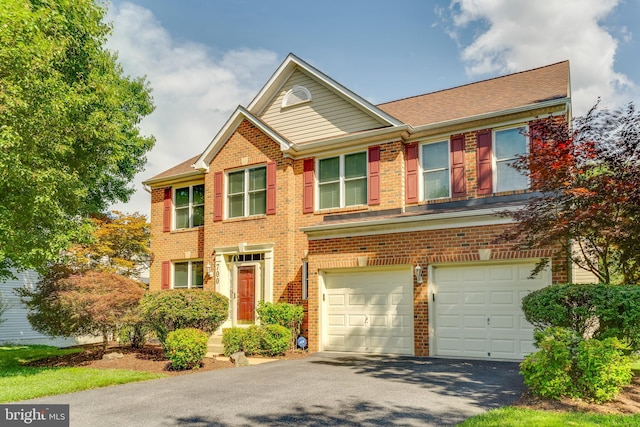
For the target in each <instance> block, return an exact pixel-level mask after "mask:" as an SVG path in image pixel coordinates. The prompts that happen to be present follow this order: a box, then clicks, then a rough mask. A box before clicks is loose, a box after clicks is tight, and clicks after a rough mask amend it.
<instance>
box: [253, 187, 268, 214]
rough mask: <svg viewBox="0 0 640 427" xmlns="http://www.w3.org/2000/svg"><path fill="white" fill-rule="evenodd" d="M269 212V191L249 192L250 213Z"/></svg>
mask: <svg viewBox="0 0 640 427" xmlns="http://www.w3.org/2000/svg"><path fill="white" fill-rule="evenodd" d="M266 212H267V192H266V191H257V192H255V193H250V194H249V215H262V214H265V213H266Z"/></svg>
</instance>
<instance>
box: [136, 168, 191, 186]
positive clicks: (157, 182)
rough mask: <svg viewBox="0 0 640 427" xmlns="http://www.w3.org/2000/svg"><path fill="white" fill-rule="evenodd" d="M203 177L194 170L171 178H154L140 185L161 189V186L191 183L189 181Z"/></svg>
mask: <svg viewBox="0 0 640 427" xmlns="http://www.w3.org/2000/svg"><path fill="white" fill-rule="evenodd" d="M203 177H204V175H203V173H202V171H200V170H194V171H191V172H185V173H181V174H179V175H172V176H168V177H162V178H156V179H149V180H146V181H142V185H145V186H149V187H156V188H157V187H161V186H162V184H175V183H178V182H184V181H191V180H195V179H198V178H201V179H202V178H203Z"/></svg>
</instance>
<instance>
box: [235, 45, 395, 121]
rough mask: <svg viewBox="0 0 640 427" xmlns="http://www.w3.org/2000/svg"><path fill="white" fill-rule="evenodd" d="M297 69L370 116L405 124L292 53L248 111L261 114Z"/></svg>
mask: <svg viewBox="0 0 640 427" xmlns="http://www.w3.org/2000/svg"><path fill="white" fill-rule="evenodd" d="M296 67H299V68H301V69H302V70H304V71H305V72H306V73H308V74H310V75H311V76H313V77H314V78H316V79H318V80H319V81H321V82H322V83H323V84H325V85H326V86H328V87H330V88H331V89H332V90H333V91H335V92H336V93H338V94H339V95H340V96H342V97H344V98H345V99H347V100H350V101H351V102H353V103H355V104H357V105H358V106H360V107H361V108H363V109H364V110H366V111H367V112H368V113H369V114H371V115H373V116H374V117H376V118H378V119H379V120H382V121H383V122H385V123H387V124H389V125H392V126H400V125H402V124H403V123H402V122H401V121H399V120H398V119H396V118H395V117H393V116H391V115H389V114H387V113H385V112H384V111H382V110H381V109H379V108H378V107H376V106H375V105H373V104H372V103H370V102H369V101H367V100H366V99H364V98H362V97H361V96H359V95H357V94H356V93H354V92H352V91H350V90H349V89H347V88H346V87H344V86H342V85H341V84H340V83H338V82H336V81H335V80H333V79H332V78H331V77H329V76H327V75H326V74H324V73H323V72H322V71H320V70H318V69H317V68H315V67H313V66H311V65H309V64H308V63H306V62H305V61H303V60H302V59H300V58H298V57H297V56H295V55H294V54H292V53H290V54H289V55H288V56H287V58H286V59H285V60H284V62H283V63H282V64H281V65H280V67H278V69H277V70H276V72H275V73H274V74H273V75H272V76H271V78H270V79H269V81H267V83H266V84H265V85H264V87H263V88H262V89H261V90H260V92H258V95H256V97H255V98H254V99H253V101H251V103H250V104H249V106H248V107H247V109H248V110H249V111H252V112H254V113H255V114H258V115H259V114H260V113H261V112H262V110H263V109H264V107H265V104H266V102H267V100H268V99H270V98H271V97H272V96H273V95H274V93H275V91H277V90H278V89H279V88H280V87H281V86H282V85H283V84H284V81H285V80H286V79H287V78H288V77H289V76H290V75H291V73H292V72H293V71H294V70H295V68H296Z"/></svg>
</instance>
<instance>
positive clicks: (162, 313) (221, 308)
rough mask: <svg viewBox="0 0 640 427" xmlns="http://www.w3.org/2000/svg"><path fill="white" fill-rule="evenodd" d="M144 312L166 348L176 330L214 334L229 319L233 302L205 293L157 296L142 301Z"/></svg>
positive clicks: (181, 291) (188, 291)
mask: <svg viewBox="0 0 640 427" xmlns="http://www.w3.org/2000/svg"><path fill="white" fill-rule="evenodd" d="M141 312H142V316H143V318H144V319H145V321H146V322H148V324H149V325H150V326H151V327H152V328H153V329H154V330H155V332H156V335H157V337H158V340H160V343H162V345H163V346H164V343H165V340H166V337H167V334H168V333H169V332H171V331H175V330H176V329H181V328H196V329H200V330H201V331H204V332H206V333H208V334H211V333H213V332H214V331H215V330H216V329H218V328H219V327H220V325H222V323H223V322H224V321H225V320H226V319H227V317H228V315H229V299H228V298H227V297H225V296H224V295H221V294H219V293H217V292H212V291H204V290H202V289H179V290H170V291H162V292H153V293H148V294H146V295H145V296H144V297H143V298H142V302H141Z"/></svg>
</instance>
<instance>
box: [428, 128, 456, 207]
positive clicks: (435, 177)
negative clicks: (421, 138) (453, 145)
mask: <svg viewBox="0 0 640 427" xmlns="http://www.w3.org/2000/svg"><path fill="white" fill-rule="evenodd" d="M450 176H451V174H450V172H449V141H440V142H434V143H430V144H424V145H422V183H423V194H424V200H433V199H441V198H443V197H450V196H451V195H450V185H449V181H450Z"/></svg>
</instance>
